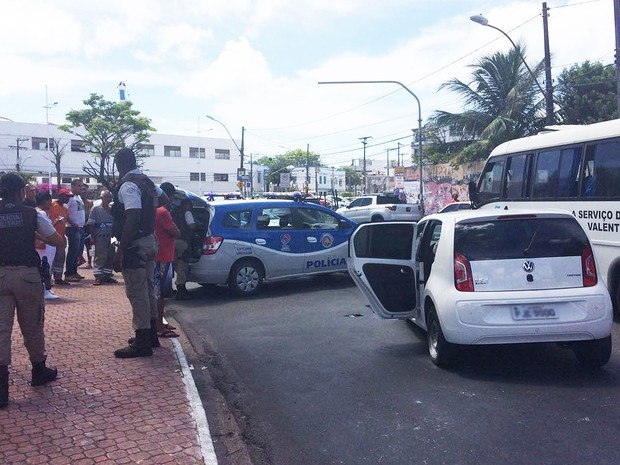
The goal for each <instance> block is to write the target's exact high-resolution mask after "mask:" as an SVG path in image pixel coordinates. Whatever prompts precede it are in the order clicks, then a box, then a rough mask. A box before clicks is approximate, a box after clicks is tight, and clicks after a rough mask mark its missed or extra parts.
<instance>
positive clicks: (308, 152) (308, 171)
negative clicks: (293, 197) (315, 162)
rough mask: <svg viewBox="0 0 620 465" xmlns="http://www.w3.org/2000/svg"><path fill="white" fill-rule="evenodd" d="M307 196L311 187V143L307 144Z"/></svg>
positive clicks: (305, 183)
mask: <svg viewBox="0 0 620 465" xmlns="http://www.w3.org/2000/svg"><path fill="white" fill-rule="evenodd" d="M304 186H305V190H306V196H307V195H308V189H309V187H310V144H306V182H304Z"/></svg>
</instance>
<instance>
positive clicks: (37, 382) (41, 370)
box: [30, 360, 58, 386]
mask: <svg viewBox="0 0 620 465" xmlns="http://www.w3.org/2000/svg"><path fill="white" fill-rule="evenodd" d="M57 376H58V370H57V369H56V368H48V367H46V366H45V360H43V361H42V362H37V363H33V364H32V380H31V381H30V385H31V386H41V385H43V384H45V383H49V382H50V381H54V380H55V379H56V377H57Z"/></svg>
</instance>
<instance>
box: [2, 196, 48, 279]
mask: <svg viewBox="0 0 620 465" xmlns="http://www.w3.org/2000/svg"><path fill="white" fill-rule="evenodd" d="M36 230H37V211H36V210H35V209H34V208H32V207H26V206H25V205H15V204H13V203H8V202H6V203H5V202H0V266H36V267H39V264H40V259H39V254H37V251H36V250H35V248H34V239H35V236H34V233H35V231H36Z"/></svg>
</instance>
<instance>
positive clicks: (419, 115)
mask: <svg viewBox="0 0 620 465" xmlns="http://www.w3.org/2000/svg"><path fill="white" fill-rule="evenodd" d="M526 66H527V65H526ZM319 84H396V85H399V86H401V87H402V88H403V89H405V90H406V91H407V92H408V93H409V94H411V96H412V97H413V98H415V100H416V102H417V104H418V150H419V152H420V153H419V155H420V157H419V159H420V167H419V169H420V206H421V208H422V213H424V182H423V181H422V163H423V161H424V158H423V154H422V105H421V104H420V99H419V98H418V96H417V95H416V94H414V93H413V92H412V91H411V89H409V88H408V87H407V86H406V85H404V84H403V83H402V82H400V81H320V82H319ZM412 145H413V141H412Z"/></svg>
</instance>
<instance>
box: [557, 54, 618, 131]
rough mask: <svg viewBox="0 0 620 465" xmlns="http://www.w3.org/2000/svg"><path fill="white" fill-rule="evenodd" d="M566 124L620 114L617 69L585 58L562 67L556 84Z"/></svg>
mask: <svg viewBox="0 0 620 465" xmlns="http://www.w3.org/2000/svg"><path fill="white" fill-rule="evenodd" d="M555 90H556V92H557V101H558V104H559V107H560V111H559V114H560V117H561V119H562V123H564V124H590V123H596V122H599V121H607V120H610V119H614V118H618V117H620V115H618V110H617V105H616V71H615V69H614V67H613V66H612V65H609V66H604V65H603V64H601V63H600V62H595V63H590V62H589V61H585V62H583V63H582V64H580V65H574V66H572V67H571V68H568V69H565V70H564V71H562V73H561V74H560V76H559V77H558V84H557V86H556V88H555Z"/></svg>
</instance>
